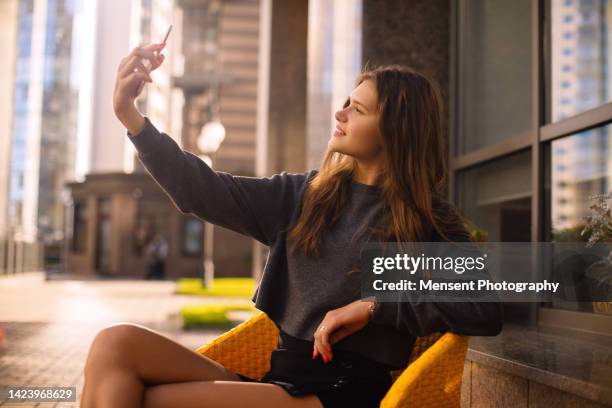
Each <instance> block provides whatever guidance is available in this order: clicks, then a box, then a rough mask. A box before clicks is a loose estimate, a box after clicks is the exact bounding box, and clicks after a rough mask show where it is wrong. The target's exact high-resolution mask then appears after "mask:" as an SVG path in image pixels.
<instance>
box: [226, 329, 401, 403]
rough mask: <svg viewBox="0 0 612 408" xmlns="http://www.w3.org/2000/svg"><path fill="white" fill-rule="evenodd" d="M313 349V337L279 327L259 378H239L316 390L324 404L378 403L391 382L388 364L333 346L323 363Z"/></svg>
mask: <svg viewBox="0 0 612 408" xmlns="http://www.w3.org/2000/svg"><path fill="white" fill-rule="evenodd" d="M312 350H313V342H312V341H306V340H302V339H298V338H295V337H292V336H289V335H288V334H286V333H284V332H282V331H281V333H280V337H279V344H278V346H277V348H276V349H275V350H274V351H272V355H271V361H270V370H269V371H268V372H267V373H266V374H265V375H264V376H263V377H262V379H261V380H260V381H258V380H255V379H253V378H249V377H246V376H244V375H241V374H237V375H238V376H239V377H240V379H241V380H242V381H250V382H265V383H271V384H277V385H279V386H281V387H283V388H284V389H285V391H287V392H288V393H289V394H290V395H292V396H301V395H307V394H315V395H317V396H318V397H319V399H320V400H321V404H322V405H323V407H325V408H336V407H346V406H351V407H355V408H360V407H363V408H366V407H367V408H372V407H378V406H379V405H380V401H381V400H382V399H383V397H384V396H385V394H386V393H387V391H388V390H389V388H390V387H391V384H392V381H391V374H390V370H391V368H390V367H387V366H385V365H383V364H381V363H378V362H375V361H372V360H370V359H367V358H365V357H363V356H361V355H360V354H357V353H354V352H350V351H344V350H337V349H334V347H333V346H332V353H333V360H332V361H330V362H328V363H327V364H325V363H324V362H323V360H322V358H321V357H320V356H318V357H317V358H316V359H314V360H313V359H312Z"/></svg>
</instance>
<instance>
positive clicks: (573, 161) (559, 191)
mask: <svg viewBox="0 0 612 408" xmlns="http://www.w3.org/2000/svg"><path fill="white" fill-rule="evenodd" d="M609 145H610V126H605V127H602V128H596V129H591V130H587V131H585V132H582V133H578V134H576V135H573V136H568V137H564V138H562V139H557V140H554V141H553V142H552V143H551V166H550V168H551V180H550V183H551V192H550V200H551V201H550V211H551V221H552V226H551V227H552V230H551V233H552V240H553V241H574V242H578V241H586V237H585V236H581V235H580V231H581V230H582V228H583V227H584V217H585V216H586V215H588V214H590V210H589V206H590V205H591V204H592V200H590V199H589V196H591V195H594V194H603V193H607V192H608V191H609V190H610V173H611V170H610V165H611V162H610V160H609V159H608V151H609Z"/></svg>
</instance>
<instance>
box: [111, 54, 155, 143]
mask: <svg viewBox="0 0 612 408" xmlns="http://www.w3.org/2000/svg"><path fill="white" fill-rule="evenodd" d="M163 48H164V44H152V45H148V46H145V47H136V48H134V49H133V50H132V52H130V53H129V54H128V55H127V56H126V57H125V58H123V59H122V60H121V63H120V64H119V67H118V68H117V79H116V81H115V92H114V94H113V108H114V111H115V115H116V116H117V119H119V120H120V121H121V123H123V125H124V126H125V127H126V128H127V129H128V131H129V132H130V133H131V134H132V135H136V134H138V133H139V132H140V130H141V129H142V127H143V126H144V118H143V117H142V115H141V114H140V113H139V112H138V110H137V109H136V106H135V104H134V101H135V100H136V98H137V97H138V95H139V94H140V92H142V88H143V86H142V85H143V83H144V82H153V80H152V79H151V76H150V72H151V71H153V70H155V69H157V68H158V67H159V66H160V65H161V64H162V63H163V61H164V55H163V54H160V53H159V52H160V51H161V50H162V49H163ZM146 64H148V66H147V65H146ZM149 67H150V68H149Z"/></svg>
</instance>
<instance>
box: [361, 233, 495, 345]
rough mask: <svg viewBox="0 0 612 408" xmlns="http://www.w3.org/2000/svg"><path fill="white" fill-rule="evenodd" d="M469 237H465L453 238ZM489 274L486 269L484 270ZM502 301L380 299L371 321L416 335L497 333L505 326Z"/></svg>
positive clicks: (484, 334)
mask: <svg viewBox="0 0 612 408" xmlns="http://www.w3.org/2000/svg"><path fill="white" fill-rule="evenodd" d="M451 241H454V242H460V241H466V239H465V238H464V237H457V238H455V239H451ZM484 273H485V274H486V275H488V273H487V272H486V269H485V271H484ZM503 320H504V314H503V306H502V302H501V301H493V302H473V301H472V302H432V301H430V302H419V301H412V300H406V301H401V302H379V303H378V305H377V307H376V308H375V309H374V313H373V315H372V319H371V321H372V323H376V324H381V325H388V326H392V327H395V328H396V329H397V330H399V331H402V332H407V333H410V334H411V335H413V336H417V337H420V336H427V335H429V334H431V333H435V332H440V333H445V332H452V333H456V334H461V335H466V336H496V335H498V334H499V333H500V332H501V330H502V327H503Z"/></svg>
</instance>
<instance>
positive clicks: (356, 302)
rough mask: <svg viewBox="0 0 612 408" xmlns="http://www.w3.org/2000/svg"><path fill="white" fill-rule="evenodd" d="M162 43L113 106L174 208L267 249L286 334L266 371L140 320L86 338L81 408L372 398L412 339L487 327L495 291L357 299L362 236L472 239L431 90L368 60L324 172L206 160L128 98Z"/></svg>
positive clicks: (257, 298) (132, 72)
mask: <svg viewBox="0 0 612 408" xmlns="http://www.w3.org/2000/svg"><path fill="white" fill-rule="evenodd" d="M161 47H162V45H152V46H148V47H141V48H137V49H135V50H134V51H132V53H131V54H130V55H128V56H127V57H126V58H125V59H124V60H123V61H122V62H121V65H120V67H119V70H118V74H117V83H116V88H115V95H114V109H115V113H116V115H117V117H118V118H119V120H120V121H121V122H122V123H123V124H124V125H125V127H126V128H127V131H128V136H129V138H130V140H131V141H132V142H133V143H134V145H135V146H136V149H137V151H138V156H139V159H140V160H141V161H142V163H143V164H144V165H145V167H146V168H147V170H148V171H149V172H150V173H151V175H152V176H153V177H154V178H155V179H156V181H157V182H158V183H159V184H160V185H161V186H162V187H163V189H164V190H165V191H166V192H167V193H168V195H169V196H170V197H171V198H172V200H173V201H174V203H175V204H176V206H177V207H178V208H179V209H180V210H181V211H182V212H184V213H193V214H195V215H197V216H199V217H201V218H202V219H204V220H207V221H209V222H212V223H214V224H217V225H220V226H223V227H225V228H228V229H231V230H233V231H236V232H239V233H242V234H244V235H247V236H250V237H253V238H254V239H257V240H258V241H260V242H262V243H263V244H265V245H268V246H269V247H270V254H269V256H268V259H267V262H266V266H265V270H264V273H263V276H262V280H261V282H260V284H259V286H258V288H257V290H256V292H255V294H254V295H253V298H252V300H253V301H254V302H255V305H256V307H257V308H258V309H260V310H262V311H264V312H266V313H267V315H268V316H269V317H270V318H271V319H272V320H273V321H274V322H275V323H276V324H277V326H278V327H279V329H280V333H281V336H280V339H279V344H278V347H277V349H276V350H275V351H274V352H273V353H272V359H271V369H270V371H269V372H268V373H266V375H265V376H264V378H263V379H262V380H261V381H256V380H254V379H250V378H248V377H245V376H243V375H239V374H238V373H234V372H231V371H230V370H228V369H226V368H225V367H223V366H222V365H221V364H219V363H217V362H215V361H213V360H211V359H209V358H207V357H204V356H201V355H199V354H197V353H196V352H194V351H192V350H189V349H187V348H185V347H183V346H181V345H179V344H177V343H176V342H174V341H172V340H170V339H168V338H167V337H164V336H162V335H160V334H159V333H156V332H154V331H152V330H149V329H147V328H145V327H142V326H138V325H135V324H118V325H114V326H110V327H107V328H105V329H104V330H102V331H101V332H100V333H99V334H98V335H97V336H96V338H95V339H94V342H93V344H92V346H91V349H90V352H89V356H88V359H87V364H86V367H85V386H84V388H83V396H82V404H83V406H84V407H91V406H100V407H102V406H112V407H135V406H141V405H142V406H145V407H170V406H171V407H207V406H214V407H244V406H250V407H269V406H282V407H295V408H299V407H301V408H311V407H312V408H316V407H325V408H329V407H341V406H342V407H344V406H353V407H374V406H378V404H379V402H380V400H381V399H382V398H383V397H384V395H385V393H386V392H387V390H388V389H389V387H390V386H391V378H390V375H389V370H392V369H397V368H400V367H404V366H405V365H406V363H407V361H408V358H409V355H410V351H411V347H412V345H413V344H414V341H415V338H416V336H421V335H426V334H428V333H431V332H434V331H453V332H455V333H460V334H466V335H496V334H498V333H499V332H500V330H501V324H502V312H501V308H500V305H499V304H496V303H439V304H433V303H415V304H412V303H408V302H406V303H400V302H397V303H394V302H384V303H383V302H381V303H380V304H379V303H377V302H376V301H375V300H374V299H371V298H368V299H366V300H362V299H360V286H359V285H360V280H359V274H355V273H352V272H354V267H355V262H356V260H357V259H358V255H359V248H362V247H363V244H364V242H367V241H368V240H372V239H374V238H376V239H378V240H380V241H385V240H396V241H404V242H410V241H412V242H415V241H442V240H448V241H468V240H469V239H468V234H467V232H466V230H465V227H464V226H463V222H462V219H461V217H460V215H459V214H458V212H457V211H455V210H454V208H453V207H452V206H451V205H449V204H448V203H447V202H445V201H444V200H443V199H442V189H443V187H444V183H445V174H446V168H445V159H444V152H445V148H444V142H443V141H444V139H443V135H442V111H441V108H442V106H441V99H440V94H439V90H438V89H437V87H436V86H435V85H434V84H433V83H432V82H431V81H430V80H428V79H427V78H426V77H424V76H423V75H420V74H418V73H416V72H414V71H412V70H410V69H407V68H404V67H399V66H390V67H382V68H378V69H374V70H370V71H366V72H364V73H362V74H361V75H360V76H359V78H358V80H357V87H356V88H355V89H354V90H353V91H352V93H351V95H350V97H349V98H348V99H347V101H346V103H345V104H344V107H343V108H342V109H341V110H339V111H337V112H336V114H335V118H336V120H337V126H336V131H335V132H334V134H333V135H332V136H331V138H330V140H329V142H328V151H327V152H326V155H325V157H324V160H323V164H322V166H321V169H320V171H319V170H311V171H308V172H305V173H302V174H294V173H287V172H282V173H281V174H276V175H274V176H272V177H269V178H255V177H243V176H233V175H231V174H228V173H225V172H221V171H213V170H212V169H210V167H208V166H207V165H206V164H205V163H204V162H203V161H202V160H200V159H199V158H198V157H197V156H195V155H193V154H191V153H189V152H185V151H183V150H182V149H180V148H179V146H178V145H177V144H176V143H175V142H174V141H173V140H172V139H171V138H170V137H169V136H168V135H166V134H164V133H161V132H159V131H158V130H157V129H156V128H155V127H154V125H153V124H152V123H151V122H150V121H149V120H148V119H147V118H144V117H143V116H142V115H141V114H140V113H139V112H138V110H137V109H136V108H135V106H134V99H135V97H136V96H137V92H138V90H139V84H140V83H141V81H147V82H151V77H150V76H149V72H148V71H147V69H146V68H145V66H144V65H143V64H142V62H141V60H142V59H143V58H144V59H148V60H149V61H150V62H151V69H156V68H157V67H159V66H160V65H161V64H162V63H163V55H161V54H159V53H158V51H159V50H160V49H161Z"/></svg>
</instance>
